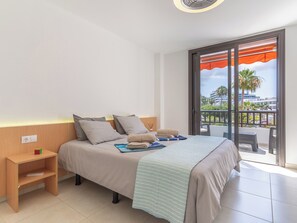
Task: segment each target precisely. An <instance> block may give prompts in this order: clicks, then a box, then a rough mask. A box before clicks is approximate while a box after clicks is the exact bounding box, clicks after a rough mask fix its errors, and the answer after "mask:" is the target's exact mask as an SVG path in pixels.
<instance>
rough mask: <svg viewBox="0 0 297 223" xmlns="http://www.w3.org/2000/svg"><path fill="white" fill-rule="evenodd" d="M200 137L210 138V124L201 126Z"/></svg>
mask: <svg viewBox="0 0 297 223" xmlns="http://www.w3.org/2000/svg"><path fill="white" fill-rule="evenodd" d="M200 135H203V136H210V127H209V124H201V126H200Z"/></svg>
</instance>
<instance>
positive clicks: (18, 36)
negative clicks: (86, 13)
mask: <svg viewBox="0 0 297 223" xmlns="http://www.w3.org/2000/svg"><path fill="white" fill-rule="evenodd" d="M0 17H1V19H0V31H1V33H0V49H1V50H0V126H8V125H15V124H17V125H18V124H25V123H35V122H52V121H63V120H65V119H69V118H71V115H72V113H77V114H80V115H94V116H100V115H107V114H112V113H135V114H138V115H142V116H145V115H154V114H155V111H154V86H155V83H154V81H155V80H154V72H155V71H154V53H152V52H149V51H147V50H145V49H143V48H141V47H139V46H137V45H135V44H133V43H131V42H129V41H126V40H124V39H122V38H120V37H118V36H116V35H114V34H113V33H110V32H108V31H106V30H104V29H101V28H100V27H98V26H96V25H94V24H92V23H90V22H88V21H87V20H84V19H82V18H80V17H78V16H76V15H74V14H71V13H69V12H66V11H64V10H62V9H60V8H57V7H56V6H54V5H51V4H50V3H49V2H46V1H44V0H27V1H19V0H9V1H4V0H3V1H1V2H0Z"/></svg>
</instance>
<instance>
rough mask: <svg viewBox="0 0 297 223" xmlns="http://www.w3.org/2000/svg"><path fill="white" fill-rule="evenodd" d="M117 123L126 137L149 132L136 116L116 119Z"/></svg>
mask: <svg viewBox="0 0 297 223" xmlns="http://www.w3.org/2000/svg"><path fill="white" fill-rule="evenodd" d="M118 121H119V122H120V124H121V126H122V127H123V129H124V130H125V132H126V133H127V134H128V135H129V134H140V133H147V132H149V131H148V130H147V128H146V127H145V126H144V124H143V123H142V121H141V120H140V119H139V118H138V117H137V116H130V117H118Z"/></svg>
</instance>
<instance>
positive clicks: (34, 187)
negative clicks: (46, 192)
mask: <svg viewBox="0 0 297 223" xmlns="http://www.w3.org/2000/svg"><path fill="white" fill-rule="evenodd" d="M71 177H74V174H73V173H71V174H67V175H65V176H62V177H59V180H58V182H59V183H60V182H62V181H64V180H67V179H69V178H71ZM73 184H74V183H73ZM42 188H44V184H38V185H34V186H31V187H28V188H25V189H23V190H22V191H20V193H19V195H23V194H26V193H29V192H32V191H34V190H39V189H42ZM4 201H6V196H3V197H0V203H2V202H4Z"/></svg>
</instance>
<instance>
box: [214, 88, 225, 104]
mask: <svg viewBox="0 0 297 223" xmlns="http://www.w3.org/2000/svg"><path fill="white" fill-rule="evenodd" d="M216 94H217V96H218V97H220V98H221V106H222V101H223V97H224V96H227V95H228V88H226V87H225V86H220V87H218V89H217V90H216Z"/></svg>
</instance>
